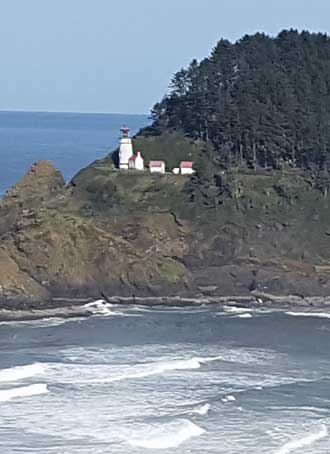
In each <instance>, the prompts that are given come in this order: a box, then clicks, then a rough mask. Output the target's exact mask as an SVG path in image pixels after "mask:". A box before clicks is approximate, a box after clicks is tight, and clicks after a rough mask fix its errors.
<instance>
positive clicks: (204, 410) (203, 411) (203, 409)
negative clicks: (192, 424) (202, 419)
mask: <svg viewBox="0 0 330 454" xmlns="http://www.w3.org/2000/svg"><path fill="white" fill-rule="evenodd" d="M210 408H211V405H210V404H205V405H201V406H199V407H196V408H194V409H193V410H192V411H191V413H194V414H195V415H201V416H204V415H207V414H208V412H209V410H210Z"/></svg>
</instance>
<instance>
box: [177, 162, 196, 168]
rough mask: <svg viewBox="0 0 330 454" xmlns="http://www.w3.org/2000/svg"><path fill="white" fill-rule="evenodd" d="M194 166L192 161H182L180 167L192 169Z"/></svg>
mask: <svg viewBox="0 0 330 454" xmlns="http://www.w3.org/2000/svg"><path fill="white" fill-rule="evenodd" d="M192 166H193V163H192V161H181V163H180V167H183V168H187V169H190V168H191V167H192Z"/></svg>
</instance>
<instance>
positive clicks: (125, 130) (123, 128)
mask: <svg viewBox="0 0 330 454" xmlns="http://www.w3.org/2000/svg"><path fill="white" fill-rule="evenodd" d="M121 131H122V132H128V131H129V128H128V127H127V126H126V125H124V126H123V127H122V128H121Z"/></svg>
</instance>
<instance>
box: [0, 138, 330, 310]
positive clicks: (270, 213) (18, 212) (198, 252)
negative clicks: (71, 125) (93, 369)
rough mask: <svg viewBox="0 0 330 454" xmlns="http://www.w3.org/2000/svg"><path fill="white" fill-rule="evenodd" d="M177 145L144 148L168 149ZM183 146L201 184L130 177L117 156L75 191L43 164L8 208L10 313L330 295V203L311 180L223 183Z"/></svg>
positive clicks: (250, 174) (1, 261) (1, 278)
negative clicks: (188, 299) (169, 300)
mask: <svg viewBox="0 0 330 454" xmlns="http://www.w3.org/2000/svg"><path fill="white" fill-rule="evenodd" d="M176 134H177V133H176ZM172 139H173V137H172V138H171V137H164V136H160V137H156V138H155V137H152V138H148V137H143V136H140V137H139V138H137V139H136V140H139V142H140V146H141V147H144V149H146V150H148V149H149V148H150V149H152V148H151V147H153V149H155V150H160V149H162V146H163V145H164V142H165V143H169V141H170V140H172ZM175 143H180V144H181V145H180V149H181V150H182V144H184V147H185V153H188V155H189V157H193V159H194V161H195V162H196V166H197V174H196V175H195V176H193V177H184V176H177V175H171V174H166V175H164V176H159V175H150V174H149V173H134V172H131V173H128V174H125V173H121V172H119V171H117V170H115V168H114V165H113V160H112V158H111V157H110V156H108V157H106V158H105V159H103V160H100V161H96V162H94V163H93V164H91V165H90V166H89V167H87V168H86V169H83V170H81V171H80V172H79V173H78V174H77V175H76V176H75V177H74V178H73V180H72V181H71V182H70V183H69V184H67V185H65V184H64V181H63V178H62V176H61V174H60V173H59V171H57V170H56V169H54V168H53V167H52V165H51V164H50V163H49V162H44V161H40V162H37V163H35V164H34V165H33V166H32V168H31V169H30V171H29V172H28V173H27V175H26V176H25V177H24V178H23V179H22V180H21V181H19V182H18V183H17V185H16V186H14V187H13V188H12V189H10V190H9V191H8V193H7V194H6V195H5V197H4V198H3V199H2V201H1V204H0V235H1V240H0V298H1V301H2V303H3V304H6V305H10V304H15V303H21V304H28V305H34V304H35V303H38V304H41V303H43V302H46V303H47V304H49V302H50V301H55V300H54V299H56V298H59V297H71V298H80V297H96V298H97V297H99V296H100V294H101V293H103V294H105V295H127V296H129V295H136V296H150V295H177V294H179V295H190V296H191V295H195V296H196V295H232V296H235V295H252V294H263V293H272V294H278V295H287V294H297V295H301V296H308V295H327V294H328V293H329V290H330V226H329V224H328V219H329V214H330V203H329V200H328V199H327V198H324V196H323V195H322V193H321V192H319V191H317V190H316V189H315V188H314V187H313V184H312V182H311V181H310V180H309V178H308V176H307V175H306V174H304V173H303V172H302V171H301V170H297V169H293V168H290V167H287V168H284V169H281V171H274V170H270V171H267V170H265V169H263V170H262V171H261V170H259V171H255V170H251V171H248V170H247V169H244V170H242V171H240V170H239V169H235V170H232V171H227V172H223V171H220V170H219V169H218V168H217V164H216V162H213V157H212V151H211V150H208V149H206V148H205V145H203V144H202V143H199V142H192V141H189V140H187V139H185V138H184V137H183V136H182V137H181V138H180V140H178V137H176V138H175V140H174V142H173V147H174V148H175ZM148 147H149V148H148ZM173 147H172V148H171V150H169V151H168V152H169V153H172V157H173V156H174V155H175V153H176V151H175V149H173Z"/></svg>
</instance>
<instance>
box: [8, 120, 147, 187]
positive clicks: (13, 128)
mask: <svg viewBox="0 0 330 454" xmlns="http://www.w3.org/2000/svg"><path fill="white" fill-rule="evenodd" d="M148 122H149V119H148V116H146V115H117V114H80V113H47V112H0V195H1V194H3V193H4V192H5V191H6V189H8V188H9V187H10V186H11V185H13V184H14V183H16V182H17V180H18V179H19V178H21V177H22V176H23V175H24V173H25V172H26V171H27V170H28V168H29V167H30V166H31V165H32V164H33V163H34V162H35V161H37V160H39V159H49V160H50V161H52V162H53V163H54V165H55V166H56V167H58V168H59V169H60V170H61V171H62V173H63V175H64V177H65V179H66V180H68V179H70V178H71V177H72V176H73V175H74V174H75V173H76V172H77V171H78V170H79V169H80V168H82V167H85V166H86V165H88V164H89V163H90V162H92V161H94V160H95V159H99V158H101V157H103V156H104V155H106V154H107V153H109V152H110V151H112V150H113V149H114V148H116V146H117V144H118V138H119V130H120V128H121V126H122V125H123V124H127V125H128V126H129V127H130V128H131V132H132V134H134V133H136V132H137V131H138V130H139V129H140V128H141V127H143V126H146V125H147V124H148Z"/></svg>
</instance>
